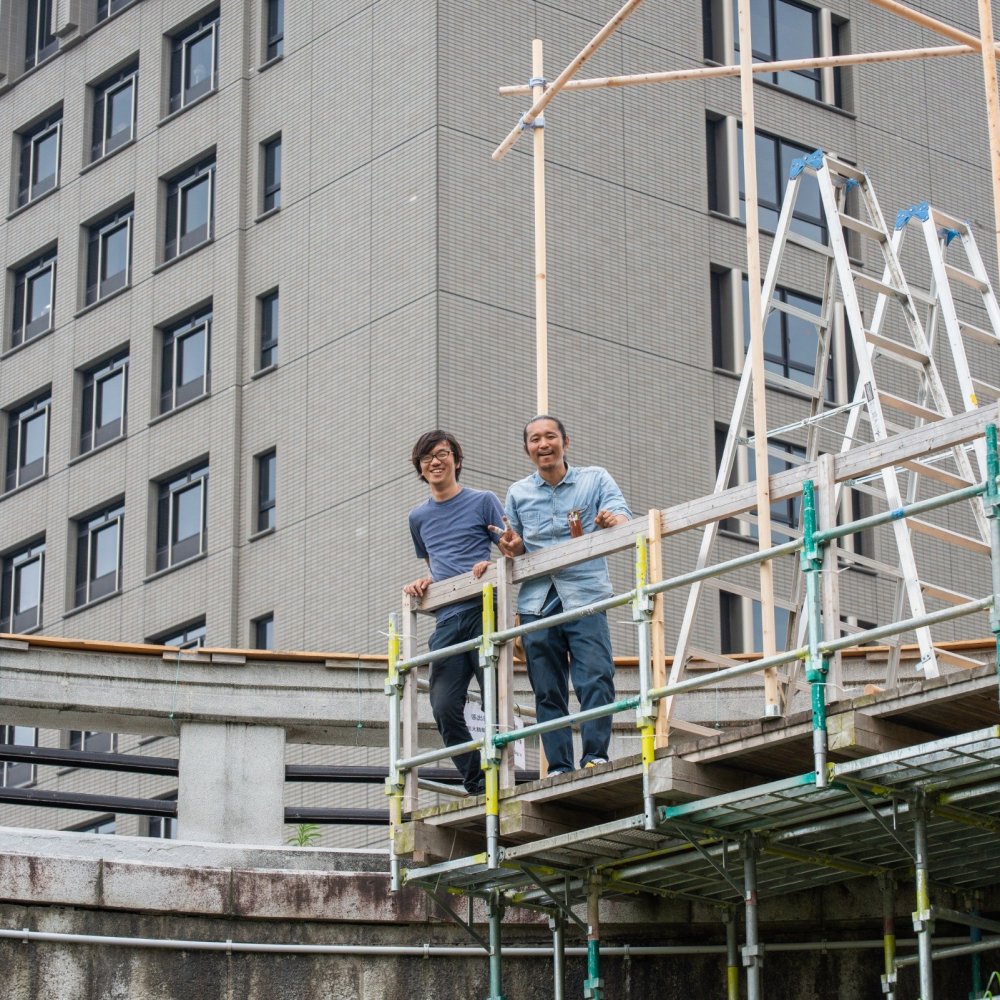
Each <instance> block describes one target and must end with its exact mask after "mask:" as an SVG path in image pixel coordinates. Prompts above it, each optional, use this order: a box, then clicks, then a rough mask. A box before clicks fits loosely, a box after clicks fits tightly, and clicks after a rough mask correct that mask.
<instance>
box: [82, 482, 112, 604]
mask: <svg viewBox="0 0 1000 1000" xmlns="http://www.w3.org/2000/svg"><path fill="white" fill-rule="evenodd" d="M76 526H77V544H76V571H75V579H74V588H73V602H74V603H73V606H74V607H76V608H83V607H86V606H87V605H88V604H92V603H93V602H94V601H99V600H101V599H102V598H104V597H108V596H110V595H112V594H120V593H121V590H122V564H123V555H122V553H123V548H124V544H123V543H124V533H125V502H124V500H118V501H117V502H115V503H113V504H110V505H109V506H107V507H105V508H104V509H103V510H99V511H97V512H95V513H94V514H90V515H88V516H87V517H82V518H78V519H77V521H76ZM112 528H113V529H114V531H115V537H114V545H115V567H114V570H113V571H111V572H107V573H104V574H101V575H100V576H96V575H95V570H96V568H97V567H96V562H97V555H96V548H97V546H98V545H99V544H100V538H101V536H102V535H103V534H104V533H105V532H107V531H110V530H111V529H112ZM109 577H110V579H109Z"/></svg>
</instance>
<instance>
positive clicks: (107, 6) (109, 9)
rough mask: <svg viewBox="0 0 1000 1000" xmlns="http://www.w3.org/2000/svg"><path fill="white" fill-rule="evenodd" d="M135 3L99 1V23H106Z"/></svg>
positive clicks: (110, 0) (132, 1)
mask: <svg viewBox="0 0 1000 1000" xmlns="http://www.w3.org/2000/svg"><path fill="white" fill-rule="evenodd" d="M134 2H135V0H97V23H98V24H100V23H101V21H106V20H107V19H108V18H109V17H111V15H112V14H117V13H118V11H120V10H124V9H125V8H126V7H127V6H128V5H129V4H131V3H134Z"/></svg>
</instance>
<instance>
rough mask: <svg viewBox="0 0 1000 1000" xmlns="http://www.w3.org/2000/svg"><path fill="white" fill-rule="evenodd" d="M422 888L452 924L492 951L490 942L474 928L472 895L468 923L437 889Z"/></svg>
mask: <svg viewBox="0 0 1000 1000" xmlns="http://www.w3.org/2000/svg"><path fill="white" fill-rule="evenodd" d="M420 888H421V889H423V890H424V892H425V893H427V895H428V896H430V897H431V899H433V900H434V902H435V903H437V905H438V906H439V907H440V908H441V909H442V910H444V912H445V915H446V916H447V917H448V919H449V920H451V921H452V923H455V924H457V925H458V926H459V927H461V928H462V930H464V931H465V933H466V934H468V935H469V937H471V938H472V939H473V940H475V941H478V942H479V944H481V945H482V946H483V947H484V948H485V949H486V951H489V950H490V943H489V941H487V940H486V938H484V937H483V936H482V935H481V934H480V933H479V932H478V931H477V930H476V929H475V928H474V927H473V926H472V904H473V900H474V897H473V896H471V895H470V896H469V919H468V922H466V921H465V920H463V919H462V918H461V917H460V916H459V915H458V914H457V913H456V912H455V911H454V910H453V909H452V908H451V907H450V906H448V905H447V901H446V900H445V899H443V898H442V897H441V895H440V894H439V893H438V891H437V890H436V889H432V888H431V887H430V886H427V885H422V886H421V887H420Z"/></svg>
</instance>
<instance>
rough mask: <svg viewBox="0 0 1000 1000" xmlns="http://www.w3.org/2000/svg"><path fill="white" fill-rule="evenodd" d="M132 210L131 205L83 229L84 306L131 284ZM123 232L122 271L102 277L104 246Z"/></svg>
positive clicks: (95, 302) (104, 256)
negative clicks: (84, 241)
mask: <svg viewBox="0 0 1000 1000" xmlns="http://www.w3.org/2000/svg"><path fill="white" fill-rule="evenodd" d="M134 216H135V210H134V206H133V203H132V202H129V203H128V204H127V205H125V206H123V207H122V208H120V209H118V211H117V212H114V213H112V214H111V215H108V216H105V217H104V218H103V219H99V220H98V221H97V222H94V223H92V224H91V225H89V226H88V227H87V280H86V282H85V286H86V287H85V290H84V298H85V301H86V304H87V305H96V304H97V303H98V302H101V301H103V300H104V299H106V298H107V297H108V296H109V295H113V294H114V293H115V292H118V291H121V290H122V289H123V288H128V287H130V286H131V284H132V235H133V232H132V223H133V219H134ZM122 230H124V231H125V269H124V270H123V271H116V272H115V273H114V274H113V275H108V276H107V277H103V276H102V275H103V272H104V265H105V263H106V260H107V243H108V241H109V240H110V238H111V237H113V236H115V235H116V234H117V233H120V232H121V231H122Z"/></svg>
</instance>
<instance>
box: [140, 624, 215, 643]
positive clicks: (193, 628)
mask: <svg viewBox="0 0 1000 1000" xmlns="http://www.w3.org/2000/svg"><path fill="white" fill-rule="evenodd" d="M149 641H150V642H151V643H152V644H153V645H155V646H176V647H177V648H178V649H201V647H202V646H204V645H205V619H204V618H202V619H201V620H200V621H196V622H192V623H191V624H190V625H187V626H185V627H184V628H181V629H171V630H170V631H169V632H164V633H163V635H159V636H156V637H155V638H153V639H150V640H149Z"/></svg>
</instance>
